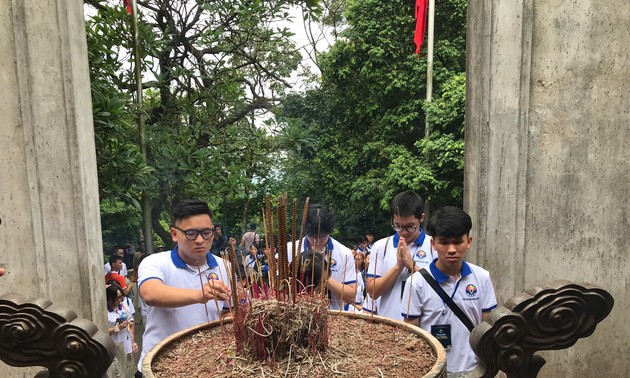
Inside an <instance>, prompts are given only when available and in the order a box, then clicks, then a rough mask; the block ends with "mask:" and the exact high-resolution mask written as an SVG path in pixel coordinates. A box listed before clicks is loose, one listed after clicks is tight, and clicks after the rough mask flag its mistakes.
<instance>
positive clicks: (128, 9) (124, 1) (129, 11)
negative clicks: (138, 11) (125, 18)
mask: <svg viewBox="0 0 630 378" xmlns="http://www.w3.org/2000/svg"><path fill="white" fill-rule="evenodd" d="M122 2H123V5H124V6H125V8H127V13H129V14H133V9H132V8H131V1H129V0H122Z"/></svg>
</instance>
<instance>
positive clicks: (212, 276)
mask: <svg viewBox="0 0 630 378" xmlns="http://www.w3.org/2000/svg"><path fill="white" fill-rule="evenodd" d="M218 279H219V276H218V275H217V274H216V273H214V272H211V273H210V274H208V281H210V280H218Z"/></svg>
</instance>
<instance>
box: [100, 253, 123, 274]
mask: <svg viewBox="0 0 630 378" xmlns="http://www.w3.org/2000/svg"><path fill="white" fill-rule="evenodd" d="M124 255H125V251H124V250H123V249H122V248H120V247H116V249H114V252H113V253H112V256H120V259H121V260H120V262H121V264H120V265H118V264H117V265H115V266H113V265H112V264H111V260H109V261H108V262H107V263H106V264H105V266H104V267H103V268H104V269H105V274H107V273H109V272H111V271H114V272H116V273H118V274H120V275H121V276H123V277H125V278H127V273H128V271H127V264H125V263H124V262H123V257H124ZM110 259H111V256H110Z"/></svg>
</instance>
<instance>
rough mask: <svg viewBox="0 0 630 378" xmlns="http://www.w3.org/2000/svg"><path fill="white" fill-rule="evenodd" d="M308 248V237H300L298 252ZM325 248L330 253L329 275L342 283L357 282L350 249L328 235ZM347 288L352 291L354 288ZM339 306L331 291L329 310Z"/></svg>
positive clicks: (290, 258)
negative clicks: (300, 244) (300, 247)
mask: <svg viewBox="0 0 630 378" xmlns="http://www.w3.org/2000/svg"><path fill="white" fill-rule="evenodd" d="M292 244H293V243H292V242H289V243H287V251H288V253H287V255H289V264H291V260H292V259H293V256H292V251H293V249H292V248H293V247H292ZM297 245H298V243H297V242H295V247H296V248H297ZM309 249H311V245H310V243H309V242H308V239H307V238H306V237H304V239H302V250H301V251H300V252H304V251H306V250H309ZM326 249H327V250H328V253H330V277H331V278H333V279H334V280H336V281H337V282H340V283H344V284H345V285H352V284H355V283H356V282H357V272H356V270H355V264H354V256H352V251H351V250H350V249H349V248H347V247H345V246H344V245H343V244H341V243H339V242H338V241H336V240H335V239H333V238H332V237H328V244H327V245H326ZM344 263H345V267H344ZM344 272H345V273H344ZM347 289H348V290H353V291H354V289H350V288H347ZM340 306H341V299H340V298H339V297H338V296H336V295H335V294H334V293H332V292H331V293H330V306H328V308H329V309H331V310H339V308H340Z"/></svg>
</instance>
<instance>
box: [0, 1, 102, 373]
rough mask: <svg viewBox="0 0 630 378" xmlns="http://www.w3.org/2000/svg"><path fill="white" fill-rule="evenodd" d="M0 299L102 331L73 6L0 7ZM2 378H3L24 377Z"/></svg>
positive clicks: (86, 104)
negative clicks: (38, 305) (2, 271)
mask: <svg viewBox="0 0 630 378" xmlns="http://www.w3.org/2000/svg"><path fill="white" fill-rule="evenodd" d="M0 36H1V37H0V51H1V52H2V54H0V88H1V89H2V92H3V93H2V94H0V156H1V161H2V164H1V167H2V168H1V169H0V251H1V252H0V263H4V264H6V267H7V270H8V274H7V275H6V276H4V277H2V278H0V291H1V292H3V293H4V292H17V293H20V294H22V295H24V296H27V297H39V296H43V297H47V298H50V299H51V300H52V301H53V303H54V304H55V305H57V306H64V307H68V308H71V309H73V310H74V311H75V312H76V313H77V314H78V315H79V316H80V317H85V318H88V319H90V320H92V321H93V322H94V323H96V324H97V325H98V326H99V328H101V329H104V327H105V326H106V314H107V312H106V307H105V293H104V283H103V257H102V256H103V254H102V247H101V245H102V244H101V233H100V232H101V230H100V217H99V202H98V183H97V175H96V154H95V149H94V130H93V125H92V105H91V99H90V82H89V70H88V61H87V47H86V40H85V24H84V16H83V2H82V1H81V0H20V1H15V0H0ZM27 370H29V369H7V368H6V367H5V366H3V365H2V364H0V371H2V376H3V377H7V376H33V375H32V373H29V372H27Z"/></svg>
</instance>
